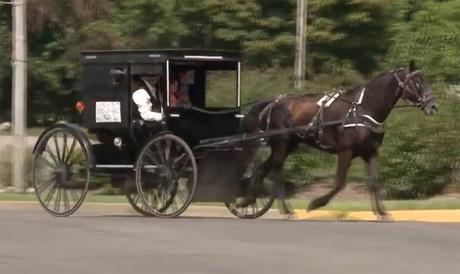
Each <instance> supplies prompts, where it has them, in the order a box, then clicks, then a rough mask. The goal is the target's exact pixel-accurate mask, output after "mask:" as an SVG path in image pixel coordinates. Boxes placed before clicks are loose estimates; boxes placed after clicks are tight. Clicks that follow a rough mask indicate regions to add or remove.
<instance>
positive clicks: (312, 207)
mask: <svg viewBox="0 0 460 274" xmlns="http://www.w3.org/2000/svg"><path fill="white" fill-rule="evenodd" d="M322 206H323V205H322V203H321V201H319V200H313V201H311V203H310V204H309V205H308V208H307V212H310V211H312V210H315V209H317V208H319V207H322Z"/></svg>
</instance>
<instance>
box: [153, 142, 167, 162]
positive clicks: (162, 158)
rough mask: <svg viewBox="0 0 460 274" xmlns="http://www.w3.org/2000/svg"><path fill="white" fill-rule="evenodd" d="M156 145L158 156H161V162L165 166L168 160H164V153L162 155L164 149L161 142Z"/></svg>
mask: <svg viewBox="0 0 460 274" xmlns="http://www.w3.org/2000/svg"><path fill="white" fill-rule="evenodd" d="M154 145H155V148H156V151H157V154H158V155H160V160H161V162H162V163H163V164H165V163H166V159H165V158H164V155H163V153H161V151H162V148H161V146H160V144H159V142H156V143H154Z"/></svg>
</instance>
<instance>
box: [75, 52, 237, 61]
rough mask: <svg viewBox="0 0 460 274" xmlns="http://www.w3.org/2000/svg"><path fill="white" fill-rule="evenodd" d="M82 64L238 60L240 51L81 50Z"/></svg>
mask: <svg viewBox="0 0 460 274" xmlns="http://www.w3.org/2000/svg"><path fill="white" fill-rule="evenodd" d="M81 57H82V59H81V61H82V63H83V64H115V63H116V64H120V63H121V64H126V63H162V62H165V61H166V60H168V59H170V60H194V61H239V60H241V53H239V52H235V51H227V50H203V49H129V50H89V51H82V52H81Z"/></svg>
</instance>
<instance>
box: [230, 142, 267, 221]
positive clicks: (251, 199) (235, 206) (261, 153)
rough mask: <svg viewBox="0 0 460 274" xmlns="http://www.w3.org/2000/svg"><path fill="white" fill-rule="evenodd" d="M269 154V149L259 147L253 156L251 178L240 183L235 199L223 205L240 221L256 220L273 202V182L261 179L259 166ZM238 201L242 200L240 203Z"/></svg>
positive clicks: (265, 178)
mask: <svg viewBox="0 0 460 274" xmlns="http://www.w3.org/2000/svg"><path fill="white" fill-rule="evenodd" d="M270 154H271V149H270V148H269V147H259V148H258V149H257V151H256V154H255V156H254V162H253V166H254V168H253V170H252V172H251V173H252V176H251V177H250V178H247V179H243V180H241V181H240V191H239V193H237V195H236V197H235V199H234V200H233V201H231V202H227V203H225V205H226V206H227V208H228V210H229V211H230V212H231V213H232V214H233V215H235V216H236V217H238V218H241V219H256V218H259V217H260V216H262V215H264V214H265V213H266V212H267V211H268V210H269V209H270V208H271V207H272V205H273V202H274V201H275V195H274V182H273V181H271V180H270V179H269V178H268V176H264V177H263V178H260V179H256V177H261V176H258V175H261V166H262V163H263V162H264V161H266V160H267V159H268V158H269V156H270ZM240 200H243V202H241V201H240Z"/></svg>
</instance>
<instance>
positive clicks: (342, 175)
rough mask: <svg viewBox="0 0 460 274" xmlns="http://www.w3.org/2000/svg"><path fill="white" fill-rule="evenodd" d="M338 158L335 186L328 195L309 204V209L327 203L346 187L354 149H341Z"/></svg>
mask: <svg viewBox="0 0 460 274" xmlns="http://www.w3.org/2000/svg"><path fill="white" fill-rule="evenodd" d="M337 158H338V163H337V175H336V178H335V186H334V188H333V189H332V190H331V191H329V192H328V193H327V194H326V195H323V196H321V197H319V198H316V199H314V200H313V201H312V202H311V203H310V205H309V206H308V211H310V210H314V209H317V208H320V207H322V206H325V205H327V204H328V203H329V201H330V200H331V199H332V198H333V197H334V196H335V195H337V193H339V192H340V191H341V190H342V189H343V188H344V187H345V179H346V177H347V172H348V169H349V168H350V165H351V161H352V160H353V151H352V150H345V151H341V152H339V153H338V157H337Z"/></svg>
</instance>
